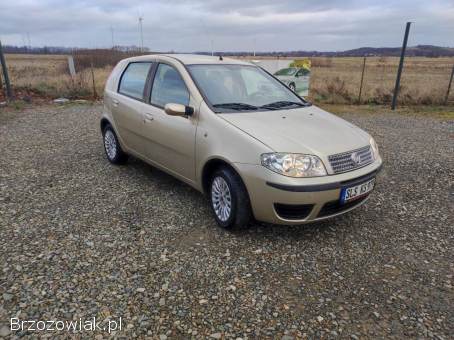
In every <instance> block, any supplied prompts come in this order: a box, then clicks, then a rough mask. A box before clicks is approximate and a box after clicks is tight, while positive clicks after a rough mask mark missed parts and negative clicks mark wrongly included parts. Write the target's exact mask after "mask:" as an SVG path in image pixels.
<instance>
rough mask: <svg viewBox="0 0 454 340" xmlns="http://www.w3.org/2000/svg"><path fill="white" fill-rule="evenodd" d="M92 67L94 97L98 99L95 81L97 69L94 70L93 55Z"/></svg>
mask: <svg viewBox="0 0 454 340" xmlns="http://www.w3.org/2000/svg"><path fill="white" fill-rule="evenodd" d="M90 66H91V67H90V69H91V80H92V84H93V98H94V99H96V98H98V94H97V92H96V82H95V71H94V69H93V68H94V66H93V56H91V61H90Z"/></svg>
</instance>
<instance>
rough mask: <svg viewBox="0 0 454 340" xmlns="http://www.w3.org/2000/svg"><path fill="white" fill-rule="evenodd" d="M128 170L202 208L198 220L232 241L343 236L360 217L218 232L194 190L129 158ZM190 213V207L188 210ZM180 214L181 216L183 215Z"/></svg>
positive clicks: (256, 225) (255, 224) (205, 201)
mask: <svg viewBox="0 0 454 340" xmlns="http://www.w3.org/2000/svg"><path fill="white" fill-rule="evenodd" d="M128 167H129V168H130V169H132V170H133V171H134V172H135V173H137V174H140V175H143V176H144V177H145V178H146V179H147V180H148V181H150V182H149V184H150V185H151V184H153V185H155V186H156V187H157V188H158V190H159V191H161V190H162V191H167V190H172V191H173V193H174V194H175V195H181V196H184V197H185V199H187V198H188V195H189V198H190V199H193V200H196V201H198V204H201V205H203V204H204V205H206V207H207V211H209V213H207V212H206V211H201V212H200V214H201V216H200V219H201V220H204V221H208V222H210V224H211V226H212V228H213V232H215V233H222V234H225V235H230V236H233V237H242V236H245V235H248V236H249V237H251V235H254V234H255V235H256V236H255V238H265V239H266V238H276V237H279V238H281V239H293V240H295V239H300V238H301V239H313V238H316V237H320V236H322V235H332V234H333V233H334V234H336V233H343V232H345V231H348V230H349V229H351V228H354V227H355V225H356V224H357V218H355V217H357V214H361V207H360V208H358V209H357V210H354V211H352V212H350V213H347V214H346V215H342V216H338V217H335V218H332V219H328V220H323V221H318V222H313V223H309V224H301V225H276V224H269V223H264V222H259V221H255V220H252V221H251V222H250V223H249V225H248V227H247V228H244V229H237V230H224V229H222V228H220V227H219V226H218V225H217V224H216V222H215V219H214V217H213V216H212V214H211V209H210V207H209V204H210V202H209V200H208V198H207V197H206V196H205V195H203V194H202V193H200V192H199V191H197V190H195V189H194V188H192V187H191V186H189V185H188V184H186V183H184V182H182V181H180V180H178V179H177V178H175V177H173V176H171V175H169V174H167V173H166V172H164V171H162V170H160V169H158V168H156V167H154V166H152V165H149V164H147V163H145V162H143V161H141V160H139V159H137V158H134V157H131V158H130V160H129V162H128V164H127V166H126V168H128ZM188 209H191V207H188ZM183 214H184V213H183Z"/></svg>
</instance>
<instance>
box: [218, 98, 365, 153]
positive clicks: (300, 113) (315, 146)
mask: <svg viewBox="0 0 454 340" xmlns="http://www.w3.org/2000/svg"><path fill="white" fill-rule="evenodd" d="M219 116H220V117H221V118H223V119H225V120H226V121H227V122H229V123H230V124H232V125H234V126H236V127H237V128H239V129H240V130H242V131H244V132H245V133H247V134H249V135H251V136H252V137H254V138H256V139H257V140H259V141H261V142H262V143H263V144H265V145H266V146H268V147H269V148H270V149H271V150H273V151H275V152H290V153H304V154H313V155H317V156H319V157H321V158H323V159H326V157H327V156H329V155H332V154H336V153H341V152H345V151H350V150H354V149H358V148H361V147H363V146H367V145H369V138H370V136H369V135H368V134H367V133H366V132H365V131H363V130H361V129H360V128H358V127H357V126H355V125H353V124H351V123H349V122H347V121H345V120H343V119H341V118H339V117H337V116H335V115H333V114H331V113H328V112H326V111H323V110H321V109H319V108H317V107H315V106H309V107H304V108H299V109H290V110H278V111H262V112H241V113H223V114H219Z"/></svg>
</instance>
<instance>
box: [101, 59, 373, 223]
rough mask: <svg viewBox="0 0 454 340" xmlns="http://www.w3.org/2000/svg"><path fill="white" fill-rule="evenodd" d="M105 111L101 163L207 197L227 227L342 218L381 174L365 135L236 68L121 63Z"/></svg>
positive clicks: (252, 70) (268, 78)
mask: <svg viewBox="0 0 454 340" xmlns="http://www.w3.org/2000/svg"><path fill="white" fill-rule="evenodd" d="M104 105H105V107H104V112H103V115H102V118H101V131H102V135H103V141H104V148H105V152H106V155H107V159H108V160H109V161H110V162H111V163H113V164H122V163H125V162H126V161H127V158H128V155H132V156H135V157H137V158H140V159H142V160H143V161H145V162H147V163H149V164H151V165H152V166H155V167H157V168H159V169H162V170H163V171H165V172H167V173H169V174H171V175H173V176H175V177H176V178H178V179H180V180H181V181H183V182H185V183H187V184H189V185H190V186H192V187H194V188H195V189H197V190H199V191H201V192H203V193H205V194H206V195H207V196H208V197H209V199H210V204H211V208H212V210H213V215H214V218H215V219H216V221H217V223H218V224H219V225H220V226H222V227H224V228H233V227H242V226H245V225H247V224H248V222H249V221H250V220H251V218H255V219H256V220H259V221H264V222H269V223H274V224H303V223H307V222H313V221H318V220H322V219H326V218H329V217H334V216H337V215H339V214H343V213H345V212H348V211H350V210H352V209H354V208H356V207H358V206H360V205H361V204H363V203H364V202H365V201H366V200H367V199H368V197H369V195H370V193H371V192H372V190H373V188H374V185H375V180H376V175H377V173H378V171H379V170H380V168H381V165H382V159H381V158H380V155H379V152H378V147H377V144H376V143H375V141H374V139H373V138H372V137H371V136H370V135H369V134H368V133H366V132H365V131H363V130H361V129H360V128H358V127H357V126H355V125H353V124H351V123H349V122H347V121H345V120H343V119H341V118H339V117H337V116H335V115H333V114H330V113H328V112H326V111H324V110H321V109H320V108H317V107H315V106H314V105H311V104H310V103H309V102H307V101H306V100H304V99H303V98H301V97H299V96H298V95H297V94H295V93H294V92H293V91H291V90H290V89H289V88H288V87H287V86H285V85H284V84H283V83H281V82H280V81H279V80H277V79H276V78H275V77H274V76H272V75H271V74H269V73H268V72H266V71H265V70H263V69H262V68H260V67H257V66H254V65H253V64H249V63H247V62H243V61H239V60H234V59H228V58H222V57H211V56H199V55H186V54H185V55H146V56H140V57H134V58H129V59H125V60H122V61H121V62H120V63H118V65H117V66H116V67H115V68H114V70H113V71H112V73H111V75H110V77H109V79H108V81H107V84H106V88H105V94H104Z"/></svg>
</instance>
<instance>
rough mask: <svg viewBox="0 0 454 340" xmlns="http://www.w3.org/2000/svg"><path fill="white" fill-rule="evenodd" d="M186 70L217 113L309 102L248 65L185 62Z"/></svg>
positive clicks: (278, 107)
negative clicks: (193, 63)
mask: <svg viewBox="0 0 454 340" xmlns="http://www.w3.org/2000/svg"><path fill="white" fill-rule="evenodd" d="M188 69H189V72H190V73H191V76H192V78H193V79H194V81H195V82H196V84H197V86H198V87H199V89H200V91H202V93H203V94H204V96H205V98H206V100H207V101H208V104H209V105H211V106H212V108H214V111H215V112H217V113H221V112H236V111H256V110H261V111H266V110H278V109H282V108H297V107H302V106H307V105H309V104H308V103H307V102H305V101H303V100H301V99H300V98H299V97H298V96H297V95H295V94H294V93H293V92H292V91H291V90H290V89H288V88H287V87H286V86H285V85H283V84H282V83H280V82H279V81H278V80H276V79H275V78H273V77H272V76H270V75H269V74H268V73H266V72H265V71H264V70H262V69H261V68H259V67H256V66H252V65H250V66H249V65H218V64H213V65H189V66H188Z"/></svg>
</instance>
